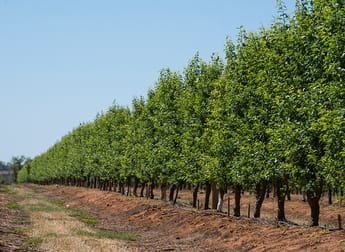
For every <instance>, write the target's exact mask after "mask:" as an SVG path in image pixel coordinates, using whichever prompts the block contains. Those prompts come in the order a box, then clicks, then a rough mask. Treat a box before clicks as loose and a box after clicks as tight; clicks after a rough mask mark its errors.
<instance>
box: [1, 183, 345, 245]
mask: <svg viewBox="0 0 345 252" xmlns="http://www.w3.org/2000/svg"><path fill="white" fill-rule="evenodd" d="M25 188H27V190H34V191H35V192H36V193H41V194H42V195H45V196H48V197H49V198H50V199H54V200H59V201H63V202H64V203H65V205H68V206H70V207H74V208H80V209H83V210H85V211H87V212H89V213H91V214H92V215H93V216H95V217H97V218H98V219H99V220H101V223H100V224H98V225H96V226H95V228H101V229H108V230H113V231H116V232H129V233H133V234H135V235H137V236H138V237H139V239H138V240H137V241H126V242H124V241H121V242H120V241H119V243H118V244H117V245H118V247H119V248H122V249H124V248H125V249H127V250H124V251H131V250H132V251H135V250H136V251H345V231H344V230H335V229H333V228H332V227H335V226H336V225H337V216H338V214H341V215H342V216H343V218H345V211H344V210H345V208H344V206H341V205H339V204H333V205H331V206H329V205H327V204H326V202H325V200H323V201H322V202H321V216H320V220H321V224H322V225H324V226H327V227H328V228H325V227H323V228H321V227H309V226H308V225H307V224H308V223H309V207H308V205H307V204H306V203H305V202H303V201H301V196H298V195H297V196H296V195H293V198H292V201H289V202H286V217H287V218H288V219H289V220H290V221H292V222H295V223H297V224H298V225H287V224H279V223H277V222H276V221H275V220H274V216H275V212H276V201H275V200H274V199H273V198H269V199H266V200H265V201H264V205H263V207H262V216H263V218H261V219H254V218H248V217H245V216H243V217H240V218H236V217H232V216H230V217H228V216H227V214H226V213H216V212H215V211H212V210H207V211H205V210H195V209H192V208H190V207H189V201H190V197H191V193H190V192H188V191H184V192H183V193H181V194H180V198H179V199H178V205H177V206H171V205H170V204H169V203H167V202H162V201H160V200H147V199H143V198H135V197H126V196H122V195H120V194H117V193H114V192H104V191H99V190H95V189H86V188H77V187H64V186H38V185H26V186H25ZM228 196H229V197H230V199H232V195H227V196H226V197H228ZM202 197H203V194H200V200H201V201H202ZM201 201H200V202H201ZM242 202H243V209H242V212H243V213H244V214H247V210H248V204H249V203H250V205H251V206H253V205H254V197H253V196H252V195H247V194H245V195H244V196H243V198H242ZM226 204H227V203H226V202H225V205H226ZM225 212H226V209H225ZM46 214H47V213H46ZM49 214H52V212H49ZM59 214H60V215H61V213H56V215H54V216H49V215H48V216H33V217H32V218H33V223H35V219H40V218H42V219H43V220H42V222H41V224H42V226H41V227H38V228H37V230H43V229H46V228H47V229H49V223H46V222H47V221H50V222H51V221H52V219H61V220H64V221H65V222H67V223H69V224H68V225H71V221H72V220H70V219H69V217H68V216H67V217H66V216H60V215H59ZM42 215H44V213H43V212H42ZM73 225H74V224H73ZM80 228H83V227H79V229H80ZM67 229H68V228H67ZM33 230H36V228H34V229H33ZM47 232H48V233H57V234H59V230H54V229H49V231H47ZM39 235H42V234H39ZM79 238H80V237H79ZM72 239H73V237H72ZM83 239H84V240H83ZM85 239H86V240H85ZM87 240H89V237H86V238H82V240H76V241H75V242H76V243H77V244H82V243H83V242H88V241H87ZM59 244H61V241H57V242H56V243H54V246H53V247H51V248H50V250H43V251H63V250H58V248H59V246H60V245H59ZM42 245H43V244H42ZM93 246H95V244H93V243H90V244H89V247H88V250H83V251H107V250H99V249H98V250H97V249H95V248H96V247H97V246H96V247H93ZM0 248H1V247H0ZM41 249H47V248H44V247H41ZM54 249H55V250H54ZM0 251H1V249H0ZM70 251H71V250H70ZM110 251H111V250H110ZM113 251H117V250H115V249H114V250H113Z"/></svg>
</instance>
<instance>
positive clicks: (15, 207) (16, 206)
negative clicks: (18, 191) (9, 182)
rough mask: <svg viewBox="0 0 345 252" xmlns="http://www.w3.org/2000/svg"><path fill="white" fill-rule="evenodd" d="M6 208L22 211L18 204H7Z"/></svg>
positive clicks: (10, 202)
mask: <svg viewBox="0 0 345 252" xmlns="http://www.w3.org/2000/svg"><path fill="white" fill-rule="evenodd" d="M5 207H7V208H9V209H20V206H19V205H18V204H17V203H15V202H12V201H9V202H6V203H5Z"/></svg>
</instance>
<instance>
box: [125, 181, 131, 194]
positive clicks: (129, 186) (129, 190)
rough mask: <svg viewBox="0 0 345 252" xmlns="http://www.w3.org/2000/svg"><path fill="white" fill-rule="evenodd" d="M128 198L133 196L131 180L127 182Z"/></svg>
mask: <svg viewBox="0 0 345 252" xmlns="http://www.w3.org/2000/svg"><path fill="white" fill-rule="evenodd" d="M126 196H131V182H130V180H129V181H128V182H127V190H126Z"/></svg>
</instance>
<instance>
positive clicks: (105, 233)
mask: <svg viewBox="0 0 345 252" xmlns="http://www.w3.org/2000/svg"><path fill="white" fill-rule="evenodd" d="M77 234H78V235H85V236H92V237H96V238H98V239H102V238H106V239H119V240H125V241H136V240H138V237H137V236H136V235H134V234H130V233H126V232H115V231H111V230H105V229H102V230H97V231H96V232H95V233H92V232H88V231H82V230H80V231H78V232H77Z"/></svg>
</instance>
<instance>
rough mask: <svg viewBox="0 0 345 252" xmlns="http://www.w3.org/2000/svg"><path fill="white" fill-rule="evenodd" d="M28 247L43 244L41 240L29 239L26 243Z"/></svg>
mask: <svg viewBox="0 0 345 252" xmlns="http://www.w3.org/2000/svg"><path fill="white" fill-rule="evenodd" d="M26 242H27V243H28V244H30V245H39V244H41V243H42V242H43V239H42V238H31V239H28V240H27V241H26Z"/></svg>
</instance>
